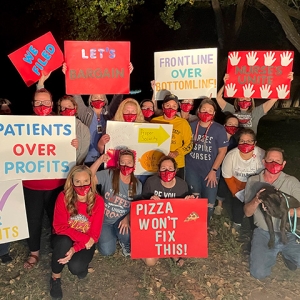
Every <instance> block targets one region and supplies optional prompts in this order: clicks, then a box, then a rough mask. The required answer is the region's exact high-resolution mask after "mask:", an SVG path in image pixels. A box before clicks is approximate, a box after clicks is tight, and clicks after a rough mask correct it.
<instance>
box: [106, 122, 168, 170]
mask: <svg viewBox="0 0 300 300" xmlns="http://www.w3.org/2000/svg"><path fill="white" fill-rule="evenodd" d="M172 129H173V125H170V124H150V123H128V122H117V121H107V127H106V133H107V134H108V135H109V136H110V140H109V142H108V143H107V144H106V145H105V151H106V153H107V154H108V155H109V156H110V157H111V159H110V160H109V161H108V163H107V167H113V166H115V165H116V163H117V159H118V158H117V157H116V156H115V151H114V150H117V149H122V148H129V149H131V150H134V151H135V158H136V166H135V171H134V174H135V175H151V174H153V173H155V172H157V164H158V161H159V159H160V158H161V157H162V156H164V155H167V154H168V153H169V152H170V144H171V138H172ZM117 153H118V152H117Z"/></svg>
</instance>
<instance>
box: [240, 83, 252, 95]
mask: <svg viewBox="0 0 300 300" xmlns="http://www.w3.org/2000/svg"><path fill="white" fill-rule="evenodd" d="M252 89H253V84H252V85H251V84H250V83H249V84H245V85H244V86H243V91H244V97H246V98H251V96H252V95H253V93H254V92H255V90H252Z"/></svg>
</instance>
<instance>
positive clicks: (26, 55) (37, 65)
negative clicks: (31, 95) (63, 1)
mask: <svg viewBox="0 0 300 300" xmlns="http://www.w3.org/2000/svg"><path fill="white" fill-rule="evenodd" d="M8 57H9V59H10V60H11V61H12V63H13V64H14V66H15V67H16V69H17V70H18V72H19V73H20V75H21V77H22V78H23V80H24V81H25V83H26V85H27V86H30V85H31V84H33V83H35V82H36V81H38V80H39V79H40V77H41V75H42V71H45V72H46V73H49V72H50V71H53V70H55V69H57V68H58V67H60V66H61V65H62V63H63V54H62V52H61V50H60V49H59V47H58V45H57V43H56V41H55V39H54V37H53V35H52V34H51V32H48V33H46V34H44V35H43V36H41V37H39V38H38V39H36V40H34V41H32V42H31V43H29V44H27V45H25V46H23V47H22V48H20V49H18V50H17V51H15V52H13V53H11V54H10V55H8Z"/></svg>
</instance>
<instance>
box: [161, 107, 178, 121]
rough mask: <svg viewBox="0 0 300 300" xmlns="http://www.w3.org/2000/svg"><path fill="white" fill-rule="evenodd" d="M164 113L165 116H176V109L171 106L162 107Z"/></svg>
mask: <svg viewBox="0 0 300 300" xmlns="http://www.w3.org/2000/svg"><path fill="white" fill-rule="evenodd" d="M163 112H164V115H166V117H167V118H169V119H171V118H173V117H175V116H176V114H177V109H173V108H164V109H163Z"/></svg>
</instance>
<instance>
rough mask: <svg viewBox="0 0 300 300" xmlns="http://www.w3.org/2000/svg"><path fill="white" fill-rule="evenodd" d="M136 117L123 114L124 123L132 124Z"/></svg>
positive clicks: (135, 115)
mask: <svg viewBox="0 0 300 300" xmlns="http://www.w3.org/2000/svg"><path fill="white" fill-rule="evenodd" d="M136 117H137V114H123V119H124V121H125V122H134V121H135V120H136Z"/></svg>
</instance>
